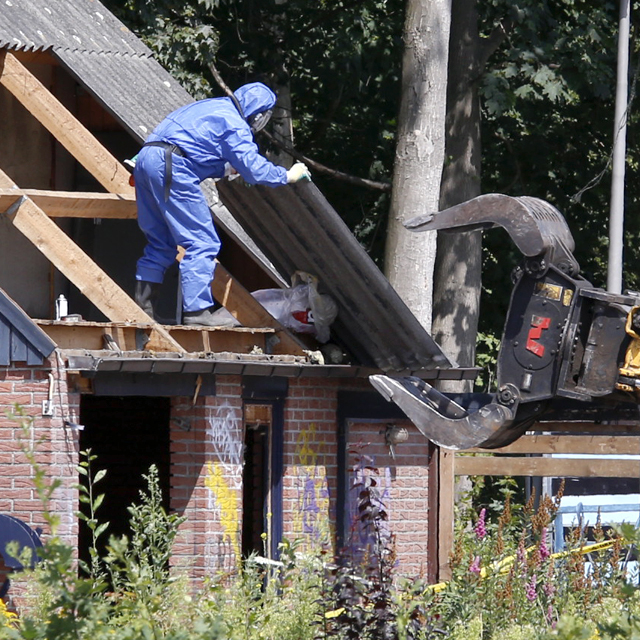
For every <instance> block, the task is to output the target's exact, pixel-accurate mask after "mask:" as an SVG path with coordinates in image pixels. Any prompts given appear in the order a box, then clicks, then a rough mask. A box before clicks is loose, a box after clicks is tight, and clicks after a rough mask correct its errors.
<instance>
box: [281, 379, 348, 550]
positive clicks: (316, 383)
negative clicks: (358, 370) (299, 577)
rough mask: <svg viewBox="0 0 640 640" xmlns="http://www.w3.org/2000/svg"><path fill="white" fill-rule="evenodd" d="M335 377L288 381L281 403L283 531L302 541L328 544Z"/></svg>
mask: <svg viewBox="0 0 640 640" xmlns="http://www.w3.org/2000/svg"><path fill="white" fill-rule="evenodd" d="M337 391H338V381H335V380H327V379H317V380H316V379H313V378H301V379H300V378H299V379H296V380H291V381H290V384H289V397H288V398H287V401H286V404H285V415H284V421H285V432H284V478H283V520H284V536H285V538H288V539H289V540H296V539H302V540H304V542H305V543H306V545H307V546H315V545H317V544H323V543H330V544H333V543H334V536H335V516H336V491H337V484H336V483H337V471H338V466H337V459H338V443H337V421H336V410H337V399H336V395H337Z"/></svg>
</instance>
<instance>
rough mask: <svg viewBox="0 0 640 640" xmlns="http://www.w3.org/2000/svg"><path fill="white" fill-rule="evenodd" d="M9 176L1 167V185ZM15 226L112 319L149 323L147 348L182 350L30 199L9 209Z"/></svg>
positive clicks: (18, 202)
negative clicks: (150, 330) (149, 332)
mask: <svg viewBox="0 0 640 640" xmlns="http://www.w3.org/2000/svg"><path fill="white" fill-rule="evenodd" d="M7 182H10V178H9V177H8V176H7V175H6V174H5V173H4V172H2V171H1V170H0V184H6V183H7ZM10 218H11V222H12V223H13V225H14V227H16V229H18V230H19V231H21V232H22V233H23V234H24V236H25V237H27V238H28V239H29V240H30V241H31V242H33V244H34V245H35V246H36V247H37V248H38V249H39V250H40V252H41V253H42V254H43V255H44V256H45V257H47V258H48V259H49V260H50V261H51V262H52V263H53V264H54V266H55V267H56V268H57V269H58V270H59V271H60V272H61V273H62V274H63V275H65V276H66V277H67V278H69V280H70V281H71V282H73V284H74V285H76V287H78V289H79V290H80V292H81V293H83V294H84V295H85V296H86V297H87V298H89V300H91V302H93V304H95V306H96V307H97V308H98V309H99V310H100V311H101V312H102V313H104V315H105V316H107V318H109V319H110V320H112V321H123V322H134V323H139V324H148V325H152V332H151V342H150V344H149V345H148V347H147V348H149V349H151V348H154V349H162V350H165V351H178V352H184V349H183V348H182V347H181V346H180V345H179V344H178V343H177V342H176V341H175V340H174V339H173V338H172V337H171V336H170V335H169V334H168V333H167V331H166V330H165V329H164V328H163V327H162V326H161V325H159V324H157V323H156V322H154V321H153V320H152V319H151V318H150V317H149V316H148V315H147V314H146V313H145V312H144V311H143V310H142V309H141V308H140V307H139V306H138V305H137V304H136V303H135V302H134V301H133V300H132V298H130V297H129V296H128V295H127V294H126V293H125V292H124V291H123V290H122V289H121V288H120V287H119V286H118V285H117V284H116V283H115V282H114V281H113V280H112V279H111V278H110V277H109V276H108V275H107V274H106V273H105V272H104V271H103V270H102V269H101V268H100V267H99V266H98V265H97V264H96V263H95V262H94V261H93V260H92V259H91V258H90V257H89V256H88V255H87V254H86V253H85V252H84V251H82V249H80V247H78V245H77V244H76V243H75V242H73V240H71V238H69V236H67V235H66V234H65V233H64V232H63V231H62V229H60V227H58V226H57V225H56V224H55V222H53V221H52V220H50V219H49V218H48V217H47V215H46V214H45V213H44V211H42V209H40V207H38V206H37V205H36V204H35V203H34V202H33V201H32V200H31V199H29V198H28V197H26V196H23V197H22V198H20V199H19V200H17V201H16V203H14V205H13V210H10Z"/></svg>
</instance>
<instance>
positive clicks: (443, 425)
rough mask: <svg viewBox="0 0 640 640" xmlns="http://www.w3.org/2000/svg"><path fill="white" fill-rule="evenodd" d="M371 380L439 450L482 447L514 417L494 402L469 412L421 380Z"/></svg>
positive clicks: (373, 378)
mask: <svg viewBox="0 0 640 640" xmlns="http://www.w3.org/2000/svg"><path fill="white" fill-rule="evenodd" d="M369 381H370V382H371V384H372V385H373V386H374V387H375V389H376V390H377V391H378V392H379V393H380V394H381V395H382V396H383V397H384V398H385V399H386V400H387V401H392V402H394V403H395V404H397V405H398V407H400V409H402V411H403V412H404V413H405V414H406V416H407V417H408V418H409V419H410V420H411V422H413V424H414V425H415V426H416V427H417V429H418V430H419V431H420V432H421V433H422V435H424V436H425V437H426V438H428V439H429V440H431V442H433V443H434V444H437V445H438V446H440V447H446V448H448V449H455V450H464V449H472V448H473V447H478V446H481V445H482V443H484V442H486V441H488V440H490V439H491V438H492V436H494V435H495V434H496V433H497V432H498V431H499V430H501V429H504V428H506V427H507V426H509V424H511V422H512V421H513V418H514V415H513V413H512V411H511V410H510V409H509V408H508V407H505V406H503V405H501V404H496V403H494V402H490V403H488V404H486V405H484V406H483V407H480V409H478V410H477V411H473V412H471V413H469V412H467V411H466V409H464V408H463V407H461V406H460V405H459V404H457V403H455V402H453V401H452V400H451V399H450V398H448V397H447V396H445V395H444V394H442V393H440V392H439V391H438V390H437V389H434V388H433V387H432V386H431V385H430V384H428V383H427V382H425V381H424V380H421V379H420V378H415V377H412V376H409V377H404V378H391V377H389V376H385V375H380V374H379V375H372V376H369Z"/></svg>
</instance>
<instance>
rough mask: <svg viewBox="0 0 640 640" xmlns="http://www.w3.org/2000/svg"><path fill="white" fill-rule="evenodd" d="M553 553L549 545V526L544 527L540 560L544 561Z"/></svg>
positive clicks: (541, 536) (541, 535)
mask: <svg viewBox="0 0 640 640" xmlns="http://www.w3.org/2000/svg"><path fill="white" fill-rule="evenodd" d="M550 555H551V551H549V547H548V546H547V528H546V527H544V528H543V529H542V533H541V534H540V560H541V561H542V562H544V561H545V560H546V559H547V558H548V557H549V556H550Z"/></svg>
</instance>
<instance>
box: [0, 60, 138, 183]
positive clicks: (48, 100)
mask: <svg viewBox="0 0 640 640" xmlns="http://www.w3.org/2000/svg"><path fill="white" fill-rule="evenodd" d="M0 85H2V86H3V87H5V89H8V90H9V91H10V92H11V93H12V94H13V96H14V97H15V98H16V99H17V100H18V101H19V102H20V103H21V104H22V105H23V106H24V107H25V108H26V109H27V110H28V111H29V112H30V113H31V114H32V115H33V116H34V117H35V118H36V119H37V120H38V121H39V122H40V123H41V124H42V125H43V126H44V127H45V128H46V129H48V131H49V132H50V133H51V134H52V135H53V136H54V137H55V138H56V140H57V141H58V142H59V143H60V144H61V145H62V146H63V147H64V148H65V149H66V150H67V151H68V152H69V153H70V154H71V155H72V156H73V157H74V158H76V160H78V162H80V164H82V166H83V167H84V168H85V169H87V171H89V172H90V173H91V174H92V175H93V177H94V178H96V180H97V181H98V182H99V183H100V184H101V185H102V186H103V187H104V188H105V189H106V190H107V191H110V192H111V193H123V194H130V195H133V194H134V190H133V187H132V186H131V185H130V184H129V172H128V171H127V169H126V168H125V167H124V165H123V164H121V163H120V162H119V161H118V159H117V158H115V157H114V156H113V155H112V154H111V153H110V152H109V151H108V150H107V149H105V147H104V146H103V145H102V144H101V143H100V142H99V141H98V139H97V138H96V137H95V136H94V135H93V134H92V133H91V132H90V131H89V130H88V129H87V128H86V127H85V126H84V125H83V124H82V123H81V122H80V121H79V120H78V119H77V118H76V117H75V116H74V115H73V114H72V113H71V112H70V111H69V110H68V109H67V108H66V107H65V106H64V105H63V104H62V103H61V102H60V101H59V100H58V99H57V98H56V97H55V96H54V95H53V94H52V93H51V92H50V91H49V90H48V89H47V88H46V87H45V86H44V85H43V84H42V83H41V82H40V80H38V78H36V77H35V76H34V75H33V74H32V73H31V72H30V71H29V70H28V69H27V68H26V67H25V66H24V65H23V64H22V63H21V62H20V60H18V59H17V58H16V57H15V56H14V55H13V54H12V53H11V52H10V51H0Z"/></svg>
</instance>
